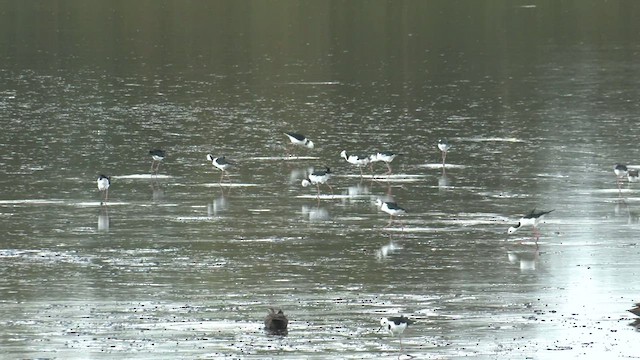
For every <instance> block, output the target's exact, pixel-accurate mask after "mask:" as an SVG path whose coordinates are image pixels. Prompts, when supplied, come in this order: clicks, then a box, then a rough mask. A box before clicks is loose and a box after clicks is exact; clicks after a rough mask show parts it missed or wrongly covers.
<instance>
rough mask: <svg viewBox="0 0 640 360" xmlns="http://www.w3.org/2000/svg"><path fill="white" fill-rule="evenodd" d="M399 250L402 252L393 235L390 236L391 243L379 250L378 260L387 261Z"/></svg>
mask: <svg viewBox="0 0 640 360" xmlns="http://www.w3.org/2000/svg"><path fill="white" fill-rule="evenodd" d="M398 250H402V247H401V246H400V245H398V244H396V243H395V242H394V241H393V239H392V237H391V235H389V243H387V244H386V245H383V246H381V247H380V249H378V251H376V259H378V260H384V259H386V258H387V257H388V256H389V255H391V254H392V253H394V252H396V251H398Z"/></svg>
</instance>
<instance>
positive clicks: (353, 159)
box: [340, 150, 371, 177]
mask: <svg viewBox="0 0 640 360" xmlns="http://www.w3.org/2000/svg"><path fill="white" fill-rule="evenodd" d="M340 156H342V158H343V159H345V160H347V162H348V163H349V164H352V165H355V166H357V167H358V168H359V169H360V176H361V177H362V175H363V172H362V168H363V167H365V166H367V165H369V163H370V162H371V157H370V156H361V155H355V154H348V153H347V151H346V150H342V152H341V153H340Z"/></svg>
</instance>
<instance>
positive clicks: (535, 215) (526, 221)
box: [507, 209, 553, 241]
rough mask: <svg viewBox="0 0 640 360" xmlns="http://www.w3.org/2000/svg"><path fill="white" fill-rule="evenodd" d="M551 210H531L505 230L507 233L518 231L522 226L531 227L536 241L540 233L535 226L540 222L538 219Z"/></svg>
mask: <svg viewBox="0 0 640 360" xmlns="http://www.w3.org/2000/svg"><path fill="white" fill-rule="evenodd" d="M552 211H553V210H549V211H538V212H536V209H533V210H531V212H530V213H528V214H527V215H525V216H523V217H521V218H520V221H518V224H517V225H515V226H511V227H510V228H509V229H508V230H507V234H513V233H514V232H516V231H518V229H520V228H522V227H531V228H532V229H533V233H534V235H535V236H536V241H537V240H538V238H539V237H540V234H539V233H538V228H537V226H538V223H540V221H541V220H542V219H543V218H544V216H545V215H547V214H549V213H550V212H552Z"/></svg>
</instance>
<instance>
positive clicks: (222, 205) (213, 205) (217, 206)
mask: <svg viewBox="0 0 640 360" xmlns="http://www.w3.org/2000/svg"><path fill="white" fill-rule="evenodd" d="M228 209H229V203H228V202H227V197H226V196H225V195H224V191H221V192H220V196H218V197H217V198H215V199H213V201H212V202H210V203H209V204H207V216H209V217H214V216H218V214H219V213H221V212H224V211H227V210H228Z"/></svg>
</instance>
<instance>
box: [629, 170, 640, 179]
mask: <svg viewBox="0 0 640 360" xmlns="http://www.w3.org/2000/svg"><path fill="white" fill-rule="evenodd" d="M627 180H629V182H638V181H639V180H640V179H639V178H638V170H632V169H629V171H627Z"/></svg>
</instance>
